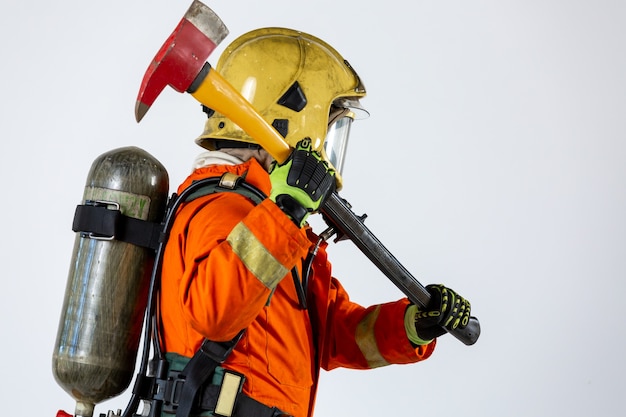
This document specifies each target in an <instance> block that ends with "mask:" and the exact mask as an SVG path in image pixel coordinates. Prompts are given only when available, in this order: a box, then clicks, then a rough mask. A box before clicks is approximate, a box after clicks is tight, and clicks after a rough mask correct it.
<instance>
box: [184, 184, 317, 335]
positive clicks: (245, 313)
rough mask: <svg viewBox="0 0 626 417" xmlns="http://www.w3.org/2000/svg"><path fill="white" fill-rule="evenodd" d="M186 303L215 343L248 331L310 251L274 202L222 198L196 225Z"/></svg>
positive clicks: (189, 248)
mask: <svg viewBox="0 0 626 417" xmlns="http://www.w3.org/2000/svg"><path fill="white" fill-rule="evenodd" d="M184 243H185V246H186V248H185V253H186V256H185V258H186V259H185V264H186V268H185V274H184V275H185V276H184V279H183V282H182V287H181V290H180V295H179V296H180V297H181V302H182V303H183V305H184V307H185V311H186V313H187V315H188V317H187V319H188V321H189V322H190V323H191V326H192V327H193V328H194V329H195V330H196V331H197V332H199V333H201V334H202V335H203V336H204V337H206V338H209V339H212V340H218V341H220V340H230V339H231V338H232V337H234V336H235V335H236V334H237V333H238V332H239V331H240V330H241V329H243V328H245V327H247V326H248V325H249V324H250V323H251V322H252V321H253V320H254V319H255V317H256V316H257V314H258V313H259V311H261V309H262V308H263V306H264V305H265V304H266V302H267V300H268V297H269V296H270V294H271V292H272V291H273V289H274V288H275V287H276V286H277V285H278V283H279V282H280V280H282V279H283V278H284V277H285V276H286V275H287V274H288V273H289V271H290V270H291V268H292V267H293V265H295V263H296V262H297V261H298V260H299V259H301V257H302V256H304V255H305V254H306V253H307V251H308V248H309V246H310V242H309V240H308V239H307V238H306V236H305V235H304V234H303V233H302V231H301V230H300V229H298V228H297V227H295V226H294V224H293V223H292V222H291V221H290V220H289V219H288V218H286V217H285V216H284V214H283V213H282V212H281V211H280V210H279V209H278V207H276V205H275V204H273V203H272V202H270V201H269V200H265V201H264V202H262V203H261V204H259V205H257V206H254V204H253V203H252V202H250V201H249V200H247V199H246V198H245V197H243V196H241V195H238V194H234V193H220V195H219V196H218V197H214V198H213V200H212V201H211V202H210V204H206V205H205V206H204V207H202V208H201V209H199V210H198V211H197V212H196V213H195V215H194V216H193V219H192V220H191V222H190V224H189V228H188V233H187V240H186V241H185V242H184Z"/></svg>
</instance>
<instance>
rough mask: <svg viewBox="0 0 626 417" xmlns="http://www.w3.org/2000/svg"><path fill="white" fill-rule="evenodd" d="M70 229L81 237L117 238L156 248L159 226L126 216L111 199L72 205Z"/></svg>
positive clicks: (158, 224)
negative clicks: (72, 215)
mask: <svg viewBox="0 0 626 417" xmlns="http://www.w3.org/2000/svg"><path fill="white" fill-rule="evenodd" d="M72 230H73V231H74V232H80V234H81V236H82V237H85V238H90V239H97V240H119V241H122V242H127V243H132V244H133V245H137V246H141V247H143V248H148V249H153V250H155V251H156V250H157V249H158V247H159V241H160V239H161V236H162V231H163V225H162V224H161V223H155V222H149V221H147V220H141V219H136V218H134V217H130V216H126V215H124V214H122V212H121V210H120V205H119V204H118V203H116V202H113V201H103V200H87V201H85V204H82V205H78V206H77V207H76V211H75V213H74V221H73V223H72Z"/></svg>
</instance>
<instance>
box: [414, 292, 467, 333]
mask: <svg viewBox="0 0 626 417" xmlns="http://www.w3.org/2000/svg"><path fill="white" fill-rule="evenodd" d="M426 290H427V291H428V292H429V293H430V302H429V303H428V306H427V308H419V307H417V306H413V305H412V306H410V307H409V309H407V313H409V314H412V313H413V312H414V313H415V315H414V316H413V317H414V325H415V331H416V334H415V335H412V334H411V333H412V332H410V331H409V329H408V328H407V334H408V335H409V339H411V341H412V342H413V343H415V344H418V345H421V344H426V343H429V342H430V341H431V340H433V339H435V338H437V337H439V336H442V335H444V334H445V333H446V331H450V330H453V329H456V328H460V329H463V328H465V327H466V326H467V324H468V323H469V319H470V311H471V304H470V302H469V301H468V300H466V299H465V298H463V297H461V296H460V295H459V294H457V293H456V292H454V291H453V290H451V289H450V288H447V287H445V286H443V285H440V284H438V285H432V284H431V285H427V286H426ZM405 318H406V315H405ZM405 327H406V326H405ZM412 336H417V337H416V338H414V337H412Z"/></svg>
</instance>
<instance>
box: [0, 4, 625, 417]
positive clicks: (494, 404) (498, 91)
mask: <svg viewBox="0 0 626 417" xmlns="http://www.w3.org/2000/svg"><path fill="white" fill-rule="evenodd" d="M190 3H191V2H190V1H189V2H187V1H182V0H180V1H165V0H153V1H148V0H135V1H120V0H110V1H102V2H85V1H80V2H79V1H73V0H57V1H54V2H49V1H43V0H32V1H16V0H7V1H4V2H3V3H2V5H0V36H1V39H2V41H3V46H2V65H1V67H0V74H1V75H2V76H1V77H0V83H1V86H2V90H1V92H2V93H1V98H0V121H1V123H0V137H1V138H2V145H1V147H2V150H1V151H0V178H1V179H2V184H3V187H2V192H3V197H2V203H3V204H2V208H1V209H0V210H1V212H0V213H1V218H2V222H3V226H2V242H3V243H2V251H1V254H2V255H1V256H2V272H1V274H2V282H3V287H4V289H3V290H2V291H1V292H0V320H1V321H0V334H1V335H2V343H1V347H0V353H1V358H2V359H1V360H0V364H1V365H0V369H1V370H2V372H1V374H0V377H1V378H2V379H3V380H4V382H3V384H2V386H3V388H2V391H0V392H1V395H0V398H1V400H2V405H1V409H2V412H3V414H4V415H7V416H23V415H34V416H38V417H52V416H54V414H55V413H56V411H57V409H59V408H63V409H66V410H67V411H70V412H73V407H74V401H73V400H72V399H71V397H70V396H69V395H68V394H66V393H65V392H64V391H63V390H62V389H61V388H60V387H59V386H58V385H57V384H56V382H55V381H54V378H53V376H52V372H51V357H52V352H53V347H54V342H55V337H56V330H57V325H58V319H59V316H60V310H61V304H62V301H63V293H64V290H65V283H66V279H67V273H68V270H69V261H70V257H71V252H72V247H73V242H74V234H73V233H72V231H71V222H72V217H73V213H74V208H75V205H76V204H78V203H79V202H80V199H81V196H82V192H83V186H84V182H85V179H86V175H87V172H88V170H89V167H90V166H91V163H92V161H93V160H94V159H95V158H96V157H97V156H98V155H100V154H101V153H103V152H105V151H108V150H110V149H113V148H117V147H120V146H128V145H134V146H138V147H141V148H143V149H145V150H147V151H148V152H150V153H151V154H152V155H154V156H155V157H156V158H157V159H159V160H160V161H161V162H162V163H163V164H164V165H165V166H166V167H167V168H168V171H169V173H170V180H171V189H172V190H173V189H174V188H175V186H176V185H177V184H178V183H179V182H180V181H182V179H183V178H184V177H185V176H186V175H187V173H188V172H189V169H190V165H191V161H192V160H193V158H194V156H195V154H196V153H197V152H198V151H199V150H200V148H198V147H197V146H196V145H195V144H194V143H193V139H194V138H195V137H196V136H197V135H198V134H199V133H200V132H201V130H202V126H203V121H204V116H203V114H202V113H201V112H200V109H199V105H198V103H197V102H196V101H195V100H194V99H193V98H192V97H191V96H189V95H183V94H178V93H175V92H174V91H173V90H171V89H169V90H167V91H165V92H164V93H163V94H162V95H161V96H160V97H159V99H158V100H157V102H156V103H155V105H154V106H153V107H152V109H151V110H150V112H149V113H148V114H147V115H146V117H145V119H144V120H143V121H142V122H141V124H137V123H136V122H135V120H134V115H133V111H134V103H135V98H136V94H137V91H138V89H139V85H140V82H141V79H142V77H143V74H144V72H145V69H146V68H147V65H148V63H149V62H150V60H151V59H152V57H153V56H154V54H155V53H156V51H157V50H158V48H159V47H160V46H161V44H162V43H163V41H164V40H165V38H166V37H167V36H168V35H169V34H170V32H171V31H172V30H173V28H174V27H175V25H176V24H177V23H178V21H179V20H180V18H181V17H182V15H183V14H184V12H185V10H186V9H187V7H188V5H189V4H190ZM207 4H208V5H209V6H210V7H212V8H213V9H214V10H215V11H216V12H217V13H218V14H219V15H220V16H221V17H222V19H223V20H224V21H225V22H226V23H227V25H228V27H229V29H230V31H231V35H230V36H229V37H228V38H227V39H226V41H225V42H224V43H223V44H222V45H221V46H220V48H219V49H218V51H217V52H216V53H215V54H214V56H212V57H211V58H210V59H209V61H211V62H213V63H216V62H217V56H218V53H219V52H221V50H223V47H224V46H225V45H226V44H227V43H229V42H230V41H232V40H234V39H235V38H236V37H237V36H239V35H241V34H243V33H244V32H247V31H248V30H252V29H255V28H258V27H262V26H287V27H291V28H295V29H300V30H303V31H307V32H310V33H313V34H315V35H317V36H319V37H321V38H322V39H324V40H326V41H327V42H329V43H330V44H332V45H333V46H335V48H337V49H338V50H339V51H340V52H341V53H342V54H343V55H344V57H346V58H347V59H348V60H349V61H350V62H351V64H352V65H353V66H354V68H355V69H356V70H357V71H358V72H359V74H360V75H361V78H362V79H363V81H364V83H365V85H366V87H367V89H368V93H369V94H368V97H367V98H366V99H365V100H364V101H363V103H364V104H365V105H366V107H367V108H368V110H369V111H370V113H371V117H370V118H369V119H367V120H365V121H361V122H359V123H358V124H355V125H354V127H353V132H352V138H351V139H352V140H351V145H350V153H349V159H348V162H347V165H346V171H345V173H344V177H345V178H344V179H345V187H344V190H343V191H342V193H341V194H342V196H344V197H345V198H347V199H348V200H349V201H350V202H351V203H352V205H353V207H354V210H355V212H357V213H358V214H361V213H363V212H366V213H367V214H368V215H369V218H368V220H367V225H368V226H369V228H370V229H371V230H372V231H374V232H375V233H376V235H377V236H378V237H379V239H380V240H381V241H382V242H383V243H385V244H386V245H387V247H388V248H389V249H390V250H391V251H392V252H393V253H394V254H395V255H396V257H397V258H398V259H399V260H401V261H402V262H403V264H404V265H405V266H406V267H407V268H408V269H409V270H410V271H412V273H413V274H414V275H415V276H416V277H417V278H418V279H419V280H420V281H421V282H423V283H424V284H426V283H430V282H444V283H446V284H447V285H449V286H451V287H452V288H454V289H456V290H458V291H459V292H460V293H462V294H463V295H465V296H467V297H468V298H469V299H470V300H471V301H472V304H473V308H474V313H475V314H476V315H477V316H478V317H479V318H480V321H481V324H482V331H483V333H482V336H481V338H480V340H479V341H478V343H477V344H476V345H474V346H472V347H466V346H464V345H462V344H461V343H459V342H457V341H456V340H455V339H453V338H452V337H450V336H446V337H444V338H442V339H441V340H440V343H439V346H438V349H437V351H436V352H435V354H434V355H433V357H432V358H431V359H429V360H428V361H426V362H423V363H421V364H415V365H408V366H396V367H388V368H385V369H378V370H374V371H344V370H338V371H333V372H330V373H323V375H322V382H321V387H320V391H319V396H318V407H317V414H316V415H318V416H340V415H347V416H359V415H361V416H363V415H365V416H369V415H371V416H374V415H434V416H460V415H463V416H466V417H470V416H508V417H517V416H520V417H521V416H524V417H528V416H537V417H539V416H540V417H551V416H573V417H577V416H590V415H594V416H600V415H603V416H609V415H611V416H617V415H623V407H622V406H621V401H622V398H621V396H622V395H623V392H624V388H626V384H625V383H624V372H625V371H626V366H625V365H626V360H625V359H624V348H625V346H626V325H625V324H624V296H625V291H624V290H625V289H626V285H625V284H624V278H625V274H626V222H625V221H624V216H625V213H626V188H625V186H626V122H625V115H626V82H625V81H624V74H626V30H625V29H624V28H625V26H624V22H625V21H626V6H625V3H624V2H620V1H617V0H615V1H610V0H595V1H582V0H567V1H566V0H561V1H556V0H543V1H534V0H531V1H507V0H498V1H488V0H484V1H469V0H465V1H421V0H417V1H400V0H387V1H384V2H378V1H370V0H363V1H360V2H340V1H336V0H335V1H328V0H324V1H306V2H298V1H277V0H268V1H230V2H226V1H218V0H212V1H210V2H208V3H207ZM330 257H331V259H332V260H333V262H334V268H335V273H336V275H337V276H339V277H341V278H342V281H343V283H344V285H345V286H346V287H347V288H348V290H349V291H350V292H351V295H352V298H353V299H354V300H356V301H359V302H361V303H363V304H371V303H378V302H384V301H388V300H392V299H396V298H398V297H400V296H401V294H400V292H399V291H398V290H397V289H396V288H395V287H394V286H393V285H392V284H391V283H390V282H389V281H388V280H387V279H386V278H385V277H383V276H382V275H381V274H380V273H379V272H378V271H377V270H376V269H375V268H374V267H373V266H372V265H371V264H370V263H369V261H368V260H367V259H366V258H365V257H364V256H363V255H362V254H361V253H360V252H358V251H357V250H356V249H355V248H354V247H353V246H352V245H351V244H350V243H349V242H342V243H340V244H338V245H335V246H333V247H332V248H331V249H330ZM127 398H128V393H125V394H124V395H122V396H120V397H118V398H116V399H113V400H111V401H108V402H105V403H103V404H100V405H98V406H97V407H96V413H98V412H106V411H107V410H108V409H109V408H113V409H115V408H124V406H125V404H126V400H127Z"/></svg>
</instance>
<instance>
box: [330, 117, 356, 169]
mask: <svg viewBox="0 0 626 417" xmlns="http://www.w3.org/2000/svg"><path fill="white" fill-rule="evenodd" d="M353 120H354V113H352V112H351V111H347V112H344V113H343V114H342V115H341V117H338V118H336V119H335V121H334V122H333V123H332V124H331V125H330V126H329V127H328V133H327V134H326V140H325V141H324V152H325V154H326V158H327V159H328V161H329V162H330V163H331V165H332V166H333V167H334V168H335V171H337V172H338V173H339V174H340V175H341V173H342V171H343V164H344V160H345V157H346V150H347V149H348V138H349V137H350V126H351V125H352V121H353Z"/></svg>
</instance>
